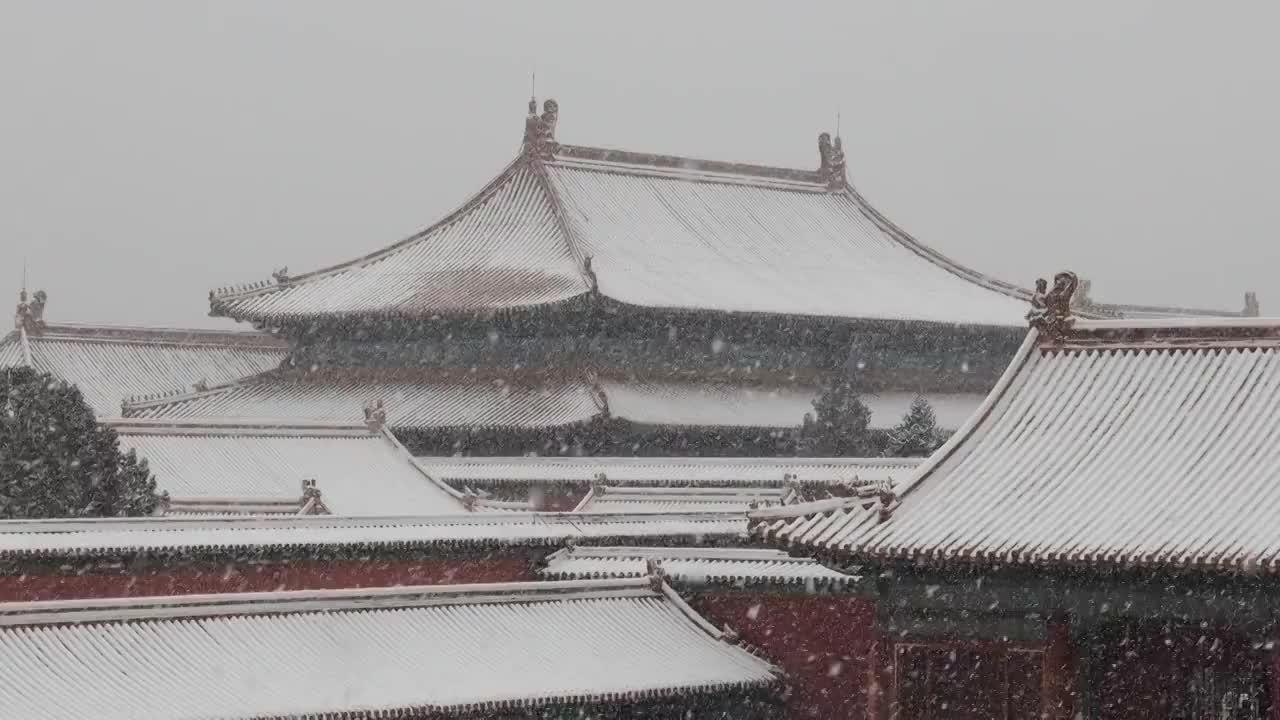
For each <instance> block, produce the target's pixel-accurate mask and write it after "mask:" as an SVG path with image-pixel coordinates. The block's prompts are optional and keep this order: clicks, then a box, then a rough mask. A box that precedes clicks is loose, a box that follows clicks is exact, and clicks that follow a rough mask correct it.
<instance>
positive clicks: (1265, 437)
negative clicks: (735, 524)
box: [757, 319, 1280, 571]
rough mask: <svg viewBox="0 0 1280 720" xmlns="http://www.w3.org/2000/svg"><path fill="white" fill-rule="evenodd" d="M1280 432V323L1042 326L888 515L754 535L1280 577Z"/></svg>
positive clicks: (925, 554)
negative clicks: (1253, 571) (1279, 488)
mask: <svg viewBox="0 0 1280 720" xmlns="http://www.w3.org/2000/svg"><path fill="white" fill-rule="evenodd" d="M1278 433H1280V320H1271V319H1253V320H1248V319H1234V320H1204V319H1199V320H1180V321H1179V320H1130V321H1105V322H1089V321H1082V320H1077V321H1076V322H1075V323H1074V326H1071V327H1067V328H1062V327H1061V326H1054V325H1052V324H1050V325H1048V326H1043V327H1042V329H1038V330H1033V331H1032V332H1031V333H1030V334H1029V335H1028V337H1027V339H1026V341H1025V342H1024V344H1023V346H1022V348H1021V350H1020V351H1019V353H1018V354H1017V356H1016V357H1015V358H1014V360H1013V362H1012V364H1011V365H1010V367H1009V369H1008V371H1007V372H1006V374H1005V375H1004V377H1003V378H1002V379H1001V380H1000V382H999V383H998V384H997V386H996V388H995V389H994V390H993V391H992V393H991V395H990V396H989V397H988V399H987V400H986V401H985V402H984V404H983V406H982V408H980V409H979V411H978V412H977V413H975V415H974V416H973V418H972V419H971V420H970V422H969V423H968V424H967V425H966V426H965V427H964V428H962V429H961V430H960V431H959V432H957V433H956V434H955V435H954V436H953V437H952V439H951V440H950V441H949V442H948V443H947V444H946V445H945V446H944V447H943V448H942V449H940V450H939V451H938V452H937V453H935V454H934V455H933V456H932V457H931V458H929V459H928V460H927V461H926V462H925V463H923V464H922V465H921V466H920V467H919V469H918V470H917V472H916V473H915V474H914V475H913V476H912V477H911V478H910V479H908V481H907V483H905V484H904V485H903V486H902V487H901V488H900V489H899V490H898V491H897V496H896V498H895V503H900V504H897V505H896V507H893V508H891V511H890V512H888V513H884V512H879V511H876V510H875V509H874V508H871V509H866V508H864V507H862V506H861V505H860V504H859V503H857V502H855V501H842V502H843V503H844V504H843V505H842V506H839V507H832V506H831V505H830V503H828V504H827V505H826V506H811V507H810V508H809V509H808V511H806V508H805V507H804V506H792V507H790V508H785V509H784V510H783V511H781V512H775V511H773V510H764V511H761V512H760V513H759V515H760V516H761V517H760V518H759V519H758V520H757V523H758V525H757V529H758V530H759V531H761V532H763V533H766V534H769V535H772V536H773V537H775V538H776V539H778V540H780V541H782V542H784V543H789V544H795V545H801V546H806V547H810V548H814V549H817V550H820V551H824V552H834V553H837V554H849V555H852V556H856V557H863V558H872V559H885V560H893V559H912V560H931V561H938V562H975V561H976V562H988V563H999V564H1002V565H1003V564H1011V563H1012V564H1023V563H1025V564H1043V565H1077V564H1078V565H1111V564H1120V565H1126V566H1139V567H1144V566H1145V567H1156V568H1214V569H1225V570H1248V569H1250V568H1260V569H1263V570H1265V571H1275V570H1277V569H1280V525H1277V524H1276V522H1275V518H1276V516H1277V513H1280V493H1277V492H1276V482H1275V481H1276V478H1277V477H1278V476H1280V442H1277V440H1280V435H1278ZM786 513H791V514H792V515H795V516H796V517H793V518H791V519H785V518H781V517H780V516H781V515H783V514H786Z"/></svg>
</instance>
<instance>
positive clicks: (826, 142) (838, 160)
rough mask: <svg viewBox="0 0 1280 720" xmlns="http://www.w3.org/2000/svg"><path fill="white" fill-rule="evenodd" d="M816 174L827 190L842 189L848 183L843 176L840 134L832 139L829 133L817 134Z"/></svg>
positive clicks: (843, 163)
mask: <svg viewBox="0 0 1280 720" xmlns="http://www.w3.org/2000/svg"><path fill="white" fill-rule="evenodd" d="M818 176H819V177H821V178H822V180H823V182H825V183H826V184H827V189H828V190H833V191H836V190H844V189H845V186H847V185H848V179H847V177H846V176H845V162H844V143H843V142H841V140H840V134H839V133H836V139H835V140H834V141H832V139H831V133H826V132H824V133H820V134H819V135H818Z"/></svg>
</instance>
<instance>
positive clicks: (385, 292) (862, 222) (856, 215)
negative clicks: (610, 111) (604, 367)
mask: <svg viewBox="0 0 1280 720" xmlns="http://www.w3.org/2000/svg"><path fill="white" fill-rule="evenodd" d="M825 164H826V162H825V160H824V168H825ZM1025 297H1027V294H1026V292H1025V291H1022V290H1020V289H1018V288H1016V287H1014V286H1011V285H1008V284H1005V283H1002V282H999V281H997V280H994V279H992V278H989V277H987V276H985V275H983V274H981V273H978V272H975V271H973V270H970V269H968V268H965V267H963V266H961V265H959V264H957V263H955V262H953V261H951V260H950V259H948V258H946V257H943V256H942V255H941V254H939V253H937V252H936V251H934V250H932V249H930V248H928V247H926V246H924V245H923V244H921V243H920V242H919V241H917V240H916V239H915V238H913V237H911V236H910V235H908V234H907V233H906V232H905V231H903V230H902V229H901V228H899V227H898V226H896V225H894V224H893V223H892V222H890V221H889V220H888V219H886V218H885V217H884V216H883V215H881V214H880V213H879V212H877V211H876V210H875V209H874V208H873V207H871V205H870V204H869V203H868V202H867V201H866V200H865V199H864V198H863V197H862V195H861V194H859V193H858V192H857V191H856V190H854V189H853V188H852V187H851V186H849V185H848V184H847V183H845V182H844V179H843V168H841V169H840V170H839V172H838V176H837V174H834V173H833V172H832V171H829V170H825V169H824V170H819V171H813V170H794V169H784V168H772V167H763V166H758V165H748V164H740V163H726V162H714V161H706V160H696V159H691V158H681V157H670V156H662V155H650V154H643V153H636V152H626V151H619V150H606V149H601V148H591V147H582V146H575V145H565V144H555V143H551V144H550V145H546V146H544V148H543V150H539V151H537V152H530V151H529V147H528V146H526V149H525V152H522V154H521V155H520V156H519V157H518V158H516V159H515V160H514V161H513V162H512V163H511V164H510V165H508V166H507V167H506V169H504V170H503V171H502V172H501V173H499V175H498V176H497V177H496V178H495V179H494V180H493V181H492V182H490V183H489V184H488V185H487V186H486V187H485V188H484V189H482V190H481V191H480V192H479V193H478V194H477V195H476V196H474V197H473V198H471V199H470V200H468V201H467V202H466V203H465V204H464V205H463V206H462V207H461V208H459V209H458V210H457V211H455V212H453V213H451V214H449V215H448V216H446V217H445V218H443V219H442V220H440V221H439V222H437V223H436V224H434V225H431V226H430V227H428V228H426V229H424V230H422V231H421V232H419V233H417V234H415V235H413V236H411V237H409V238H406V239H404V240H402V241H400V242H398V243H396V244H394V245H391V246H389V247H387V248H385V249H383V250H380V251H378V252H375V253H372V254H369V255H366V256H364V257H361V258H358V259H356V260H353V261H350V262H347V263H343V264H341V265H337V266H334V267H330V268H326V269H323V270H318V271H315V272H310V273H306V274H302V275H297V276H288V275H287V274H284V273H278V274H276V275H275V280H274V281H273V282H268V283H259V284H257V285H252V286H248V287H237V288H223V289H219V290H215V291H213V292H212V293H211V294H210V304H211V311H212V313H213V314H215V315H222V316H226V317H231V318H235V319H237V320H246V321H252V322H255V323H262V324H267V325H283V324H288V323H298V322H306V321H311V320H316V319H323V318H339V319H340V318H350V317H412V318H433V317H437V316H445V315H458V314H463V315H471V314H477V313H479V314H487V313H492V312H496V311H511V310H519V309H528V308H534V307H548V306H563V305H566V304H570V303H574V302H584V301H588V300H591V301H595V300H599V301H602V302H606V303H612V304H614V305H617V306H630V307H641V308H652V309H660V310H666V311H676V312H684V311H696V310H705V311H713V312H730V313H767V314H780V315H797V316H813V317H832V318H871V319H881V320H894V321H899V320H901V321H924V322H937V323H961V324H974V325H984V326H1009V325H1016V324H1017V323H1018V322H1019V321H1020V319H1021V316H1022V312H1023V311H1022V301H1023V300H1024V299H1025Z"/></svg>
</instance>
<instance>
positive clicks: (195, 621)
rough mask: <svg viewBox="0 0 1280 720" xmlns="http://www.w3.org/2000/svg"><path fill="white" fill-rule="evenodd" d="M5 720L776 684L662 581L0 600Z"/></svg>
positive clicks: (548, 698) (623, 694)
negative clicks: (75, 599) (18, 600)
mask: <svg viewBox="0 0 1280 720" xmlns="http://www.w3.org/2000/svg"><path fill="white" fill-rule="evenodd" d="M0 667H3V668H5V674H6V676H7V678H8V682H5V683H4V686H3V688H0V716H2V717H6V718H47V719H48V720H59V719H62V718H65V719H66V720H73V719H74V720H79V719H80V718H86V717H92V718H102V719H103V720H111V719H114V718H119V719H120V720H125V719H128V720H133V719H134V718H141V717H146V718H169V719H172V720H188V719H190V720H196V719H197V718H201V719H203V718H224V719H227V720H239V719H244V720H248V719H250V718H264V717H271V718H282V719H283V718H317V717H324V718H356V717H410V716H413V717H420V716H421V717H426V716H430V717H437V716H439V715H446V716H448V715H455V714H467V715H468V716H469V717H471V716H474V714H475V713H476V712H477V711H483V710H490V711H499V710H507V711H510V710H516V709H520V708H536V707H546V706H557V705H568V706H577V705H583V704H590V703H594V702H599V701H606V700H607V701H610V702H627V701H633V700H640V701H642V700H646V699H652V698H662V697H673V696H684V695H697V694H704V693H724V692H730V691H734V690H742V689H750V688H766V687H769V686H771V685H773V684H774V683H775V682H777V680H778V677H779V675H780V672H779V671H778V669H777V668H775V667H773V666H772V665H770V664H769V663H768V662H766V661H765V660H762V659H760V658H758V657H756V656H754V655H752V654H751V653H749V652H747V651H746V650H744V649H742V648H740V647H737V646H736V645H735V644H733V642H731V636H729V635H726V634H725V633H723V632H722V631H720V630H718V629H716V628H715V627H713V626H712V625H710V624H709V623H708V622H707V621H706V620H704V619H703V618H701V617H700V616H698V615H697V614H696V613H694V611H693V610H692V609H690V608H689V606H688V605H686V604H685V603H684V602H683V601H682V600H681V599H680V598H679V596H678V595H676V594H675V593H674V592H673V591H672V590H671V589H670V587H668V586H666V585H664V584H660V583H653V582H651V580H650V579H649V578H640V579H624V580H595V581H576V582H539V583H505V584H488V585H450V586H428V587H402V588H385V589H365V590H316V591H302V592H277V593H245V594H233V595H205V596H185V597H157V598H137V599H126V600H85V601H80V600H77V601H55V602H37V603H10V604H4V605H0Z"/></svg>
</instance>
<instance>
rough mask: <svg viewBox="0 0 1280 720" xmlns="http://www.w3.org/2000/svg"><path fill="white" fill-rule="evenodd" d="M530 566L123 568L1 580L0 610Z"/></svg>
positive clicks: (414, 581) (476, 579)
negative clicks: (16, 604)
mask: <svg viewBox="0 0 1280 720" xmlns="http://www.w3.org/2000/svg"><path fill="white" fill-rule="evenodd" d="M534 579H536V578H535V577H534V576H533V573H532V571H531V569H530V563H529V560H528V559H527V558H523V557H515V558H510V557H508V558H492V559H475V560H324V561H316V560H291V561H289V562H288V563H287V564H270V565H248V564H239V565H236V564H227V565H221V566H206V567H191V566H178V567H174V568H172V569H170V568H156V569H148V570H137V569H133V568H120V569H110V570H93V571H86V572H74V571H69V572H66V573H27V574H23V575H10V576H6V577H0V602H13V601H30V600H70V599H76V598H104V597H141V596H148V595H189V594H195V593H224V592H261V591H271V590H313V589H324V588H358V587H387V586H394V585H453V584H459V583H484V582H512V581H519V580H534Z"/></svg>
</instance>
